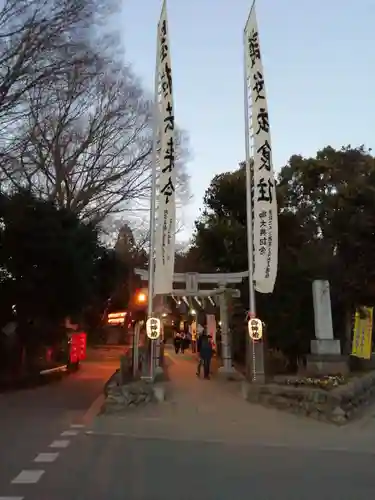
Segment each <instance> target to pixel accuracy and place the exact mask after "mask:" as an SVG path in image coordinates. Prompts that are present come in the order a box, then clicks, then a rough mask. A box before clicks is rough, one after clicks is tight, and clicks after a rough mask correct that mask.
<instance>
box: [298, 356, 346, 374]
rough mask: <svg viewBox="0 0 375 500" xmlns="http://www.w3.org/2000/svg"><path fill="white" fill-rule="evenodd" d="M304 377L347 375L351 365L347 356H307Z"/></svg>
mask: <svg viewBox="0 0 375 500" xmlns="http://www.w3.org/2000/svg"><path fill="white" fill-rule="evenodd" d="M306 361H307V362H306V369H305V373H304V375H307V376H312V377H319V376H322V375H347V374H348V373H349V363H348V358H347V356H340V355H332V354H311V355H309V356H307V360H306Z"/></svg>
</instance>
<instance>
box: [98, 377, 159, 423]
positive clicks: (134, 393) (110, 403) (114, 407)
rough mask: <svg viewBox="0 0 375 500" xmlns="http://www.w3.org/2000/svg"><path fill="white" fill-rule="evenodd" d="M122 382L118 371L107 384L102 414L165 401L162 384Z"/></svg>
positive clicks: (143, 381) (139, 381) (135, 381)
mask: <svg viewBox="0 0 375 500" xmlns="http://www.w3.org/2000/svg"><path fill="white" fill-rule="evenodd" d="M122 380H123V379H122V376H121V373H120V370H118V371H117V372H116V373H114V374H113V376H112V377H111V378H110V379H109V381H108V382H107V384H106V386H105V389H104V393H105V396H106V399H105V402H104V404H103V407H102V411H101V413H102V414H113V413H120V412H124V411H127V410H129V409H131V408H136V407H140V406H145V405H148V404H150V403H158V402H162V401H164V399H165V386H164V384H162V383H159V384H158V383H155V382H149V381H146V380H133V381H129V382H127V383H123V382H122Z"/></svg>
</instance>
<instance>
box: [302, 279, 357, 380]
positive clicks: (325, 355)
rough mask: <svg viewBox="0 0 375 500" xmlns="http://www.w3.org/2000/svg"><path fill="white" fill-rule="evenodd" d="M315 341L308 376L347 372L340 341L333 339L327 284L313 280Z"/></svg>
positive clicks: (312, 342) (308, 364) (309, 357)
mask: <svg viewBox="0 0 375 500" xmlns="http://www.w3.org/2000/svg"><path fill="white" fill-rule="evenodd" d="M312 294H313V304H314V323H315V339H314V340H312V341H311V355H310V356H308V357H307V366H306V370H307V372H308V374H310V375H337V374H345V373H347V372H348V362H347V359H346V357H345V356H342V355H341V345H340V340H337V339H335V338H334V335H333V326H332V310H331V296H330V288H329V282H328V281H327V280H315V281H314V282H313V284H312Z"/></svg>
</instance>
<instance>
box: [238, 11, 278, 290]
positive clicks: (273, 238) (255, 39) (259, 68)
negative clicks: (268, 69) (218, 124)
mask: <svg viewBox="0 0 375 500" xmlns="http://www.w3.org/2000/svg"><path fill="white" fill-rule="evenodd" d="M244 41H245V47H244V50H245V60H246V63H245V64H246V68H245V72H246V78H247V88H248V97H250V99H248V103H249V101H250V103H251V119H250V128H251V131H252V146H253V151H252V156H253V160H254V163H253V179H252V180H253V185H254V199H253V201H254V203H253V207H254V213H253V242H254V281H255V289H256V290H257V291H258V292H261V293H272V292H273V289H274V286H275V281H276V276H277V265H278V264H277V259H278V224H277V200H276V183H275V178H274V172H273V165H272V147H271V135H270V124H269V117H268V106H267V98H266V89H265V84H264V74H263V64H262V58H261V51H260V44H259V31H258V24H257V19H256V13H255V2H254V4H253V6H252V8H251V11H250V15H249V18H248V20H247V23H246V26H245V36H244Z"/></svg>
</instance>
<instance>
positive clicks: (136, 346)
mask: <svg viewBox="0 0 375 500" xmlns="http://www.w3.org/2000/svg"><path fill="white" fill-rule="evenodd" d="M140 329H141V327H140V324H139V321H137V322H136V324H135V325H134V337H133V377H134V378H135V377H136V376H137V374H138V365H139V333H140Z"/></svg>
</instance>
